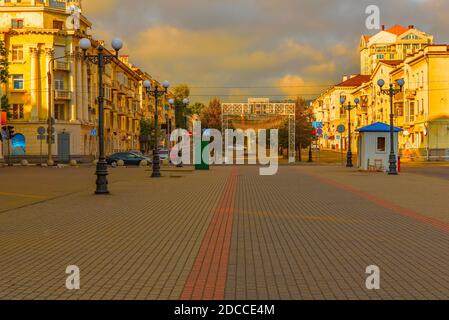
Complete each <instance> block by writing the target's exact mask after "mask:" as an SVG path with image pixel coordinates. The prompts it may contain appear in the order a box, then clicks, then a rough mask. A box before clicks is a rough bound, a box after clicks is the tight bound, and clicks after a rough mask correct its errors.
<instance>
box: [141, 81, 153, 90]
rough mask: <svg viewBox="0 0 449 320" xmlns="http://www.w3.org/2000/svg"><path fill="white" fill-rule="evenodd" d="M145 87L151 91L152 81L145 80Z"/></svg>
mask: <svg viewBox="0 0 449 320" xmlns="http://www.w3.org/2000/svg"><path fill="white" fill-rule="evenodd" d="M143 87H144V88H145V89H151V81H150V80H145V81H144V82H143Z"/></svg>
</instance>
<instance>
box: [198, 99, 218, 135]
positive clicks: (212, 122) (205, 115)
mask: <svg viewBox="0 0 449 320" xmlns="http://www.w3.org/2000/svg"><path fill="white" fill-rule="evenodd" d="M200 117H201V125H202V127H203V128H204V129H217V130H221V101H220V99H219V98H213V99H212V100H211V101H210V102H209V105H208V106H207V107H206V108H204V109H203V111H202V112H201V115H200Z"/></svg>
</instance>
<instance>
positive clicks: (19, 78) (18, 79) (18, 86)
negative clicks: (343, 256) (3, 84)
mask: <svg viewBox="0 0 449 320" xmlns="http://www.w3.org/2000/svg"><path fill="white" fill-rule="evenodd" d="M12 82H13V88H14V90H23V74H14V75H13V76H12Z"/></svg>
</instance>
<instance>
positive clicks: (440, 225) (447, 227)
mask: <svg viewBox="0 0 449 320" xmlns="http://www.w3.org/2000/svg"><path fill="white" fill-rule="evenodd" d="M301 171H302V170H301ZM302 172H303V173H304V174H307V175H309V176H313V177H315V178H316V179H318V180H320V181H321V182H324V183H326V184H328V185H331V186H334V187H337V188H339V189H341V190H344V191H348V192H350V193H352V194H355V195H357V196H359V197H361V198H363V199H366V200H368V201H370V202H372V203H374V204H377V205H379V206H381V207H383V208H386V209H389V210H391V211H393V212H395V213H397V214H400V215H402V216H405V217H408V218H412V219H414V220H417V221H420V222H423V223H425V224H428V225H431V226H432V227H434V228H436V229H439V230H443V231H446V232H449V223H447V222H444V221H440V220H437V219H434V218H431V217H427V216H425V215H423V214H421V213H418V212H416V211H413V210H410V209H407V208H404V207H401V206H399V205H397V204H395V203H393V202H390V201H388V200H385V199H381V198H378V197H375V196H373V195H371V194H369V193H367V192H364V191H361V190H358V189H355V188H353V187H351V186H348V185H346V184H343V183H341V182H337V181H335V180H332V179H329V178H325V177H323V176H320V175H318V174H313V173H310V172H304V171H302Z"/></svg>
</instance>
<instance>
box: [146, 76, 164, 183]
mask: <svg viewBox="0 0 449 320" xmlns="http://www.w3.org/2000/svg"><path fill="white" fill-rule="evenodd" d="M143 87H144V88H145V90H146V92H147V95H148V97H154V100H155V105H156V111H155V113H154V128H155V130H154V131H155V134H154V150H153V171H152V173H151V177H152V178H160V177H161V163H160V161H161V160H160V157H159V137H158V127H159V112H158V105H157V101H158V98H159V97H161V96H163V95H165V94H167V92H168V88H169V87H170V82H168V81H167V80H165V81H164V82H163V83H162V87H163V88H160V87H159V86H158V85H157V84H156V85H155V86H154V88H152V86H151V81H150V80H145V81H144V82H143Z"/></svg>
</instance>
